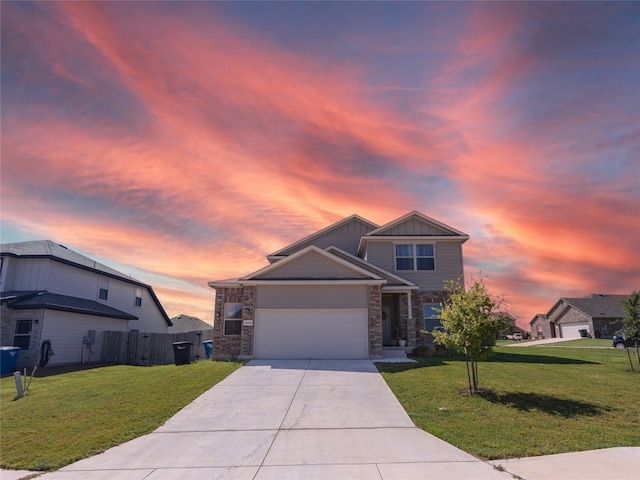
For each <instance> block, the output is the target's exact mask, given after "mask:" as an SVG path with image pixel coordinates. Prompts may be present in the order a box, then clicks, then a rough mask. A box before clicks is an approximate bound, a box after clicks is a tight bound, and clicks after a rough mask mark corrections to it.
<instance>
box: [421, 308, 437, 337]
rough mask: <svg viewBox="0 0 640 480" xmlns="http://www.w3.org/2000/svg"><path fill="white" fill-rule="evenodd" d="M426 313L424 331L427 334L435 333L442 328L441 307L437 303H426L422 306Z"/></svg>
mask: <svg viewBox="0 0 640 480" xmlns="http://www.w3.org/2000/svg"><path fill="white" fill-rule="evenodd" d="M422 310H423V312H424V329H425V331H427V332H433V331H434V330H436V329H438V328H440V327H442V324H441V323H440V305H439V304H437V303H425V304H424V305H423V306H422Z"/></svg>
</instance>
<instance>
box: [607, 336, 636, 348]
mask: <svg viewBox="0 0 640 480" xmlns="http://www.w3.org/2000/svg"><path fill="white" fill-rule="evenodd" d="M613 346H614V347H615V348H625V347H635V346H636V341H634V340H633V339H631V338H624V335H623V334H622V332H616V333H615V335H614V336H613Z"/></svg>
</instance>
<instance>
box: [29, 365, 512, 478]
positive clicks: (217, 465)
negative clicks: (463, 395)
mask: <svg viewBox="0 0 640 480" xmlns="http://www.w3.org/2000/svg"><path fill="white" fill-rule="evenodd" d="M167 388H170V385H167ZM149 401H153V399H149ZM39 478H41V479H46V480H80V479H82V480H97V479H100V480H102V479H104V480H106V479H109V480H110V479H123V480H142V479H145V480H158V479H184V478H194V479H199V480H213V479H216V480H218V479H225V480H226V479H234V480H241V479H247V480H250V479H253V480H266V479H289V478H291V479H294V478H295V479H323V480H325V479H367V480H369V479H385V480H391V479H399V480H400V479H401V480H407V479H429V478H431V479H457V480H460V479H465V478H468V479H474V480H479V479H510V478H512V476H511V475H509V474H508V473H506V472H501V471H499V470H497V469H496V468H494V467H493V466H492V465H490V464H489V463H486V462H483V461H480V460H478V459H476V458H475V457H473V456H471V455H469V454H467V453H465V452H463V451H462V450H459V449H457V448H455V447H453V446H452V445H449V444H448V443H446V442H444V441H442V440H440V439H438V438H436V437H434V436H433V435H430V434H428V433H425V432H424V431H422V430H420V429H418V428H416V427H415V426H414V425H413V423H412V422H411V420H410V419H409V416H408V415H407V414H406V412H405V411H404V409H403V408H402V406H401V405H400V403H399V402H398V400H397V399H396V398H395V396H394V395H393V394H392V393H391V390H389V388H388V387H387V385H386V383H385V382H384V380H383V379H382V376H381V375H380V374H379V373H378V371H377V369H376V368H375V366H374V365H373V363H372V362H370V361H369V360H344V361H341V360H274V361H252V362H250V363H249V364H247V365H246V366H244V367H242V368H240V369H239V370H237V371H236V372H234V373H233V374H232V375H230V376H229V377H227V378H226V379H225V380H223V381H222V382H220V383H219V384H218V385H215V386H214V387H213V388H211V389H210V390H208V391H207V392H206V393H204V394H203V395H202V396H200V397H199V398H197V399H196V400H195V401H194V402H193V403H191V404H189V405H188V406H187V407H185V408H184V409H183V410H181V411H180V412H178V413H177V414H176V415H175V416H174V417H172V418H171V419H170V420H169V421H167V422H166V424H165V425H163V426H162V427H160V428H158V429H157V430H156V431H155V432H153V433H151V434H149V435H145V436H143V437H140V438H137V439H135V440H132V441H130V442H127V443H125V444H123V445H120V446H118V447H114V448H112V449H110V450H108V451H106V452H104V453H102V454H100V455H96V456H94V457H91V458H88V459H85V460H81V461H79V462H77V463H74V464H72V465H69V466H67V467H65V468H63V469H61V470H58V471H57V472H53V473H49V474H46V475H42V476H41V477H39Z"/></svg>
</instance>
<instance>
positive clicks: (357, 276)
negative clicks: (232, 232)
mask: <svg viewBox="0 0 640 480" xmlns="http://www.w3.org/2000/svg"><path fill="white" fill-rule="evenodd" d="M310 255H316V256H320V257H321V258H322V259H323V260H325V261H326V262H328V263H329V264H333V265H335V266H336V267H340V268H339V270H340V273H339V274H338V275H337V276H335V277H331V278H327V277H326V276H322V275H318V274H317V273H316V272H315V271H314V272H311V271H310V272H309V274H308V275H303V276H300V277H296V278H290V279H291V280H314V279H317V280H319V279H327V280H381V281H382V280H383V279H382V277H380V276H379V275H376V274H375V273H373V272H371V271H369V270H367V269H365V268H362V267H360V266H358V265H355V264H353V263H352V262H349V261H347V260H344V259H342V258H339V257H337V256H336V255H332V254H331V253H329V252H326V251H325V250H322V249H321V248H318V247H316V246H315V245H309V246H308V247H306V248H303V249H302V250H299V251H297V252H295V253H293V254H292V255H289V256H288V257H285V258H283V259H282V260H279V261H278V262H276V263H272V264H271V265H267V266H266V267H264V268H262V269H260V270H258V271H257V272H254V273H252V274H249V275H247V276H245V277H242V278H240V279H239V282H240V283H246V282H247V281H251V280H254V281H255V280H270V279H278V280H280V279H282V278H278V276H275V278H274V275H273V274H274V273H275V272H277V271H278V270H283V269H285V268H286V267H287V266H288V265H291V264H294V263H296V262H299V261H301V259H303V258H304V257H305V256H310ZM344 272H350V273H351V275H347V274H345V273H344ZM269 274H272V275H269Z"/></svg>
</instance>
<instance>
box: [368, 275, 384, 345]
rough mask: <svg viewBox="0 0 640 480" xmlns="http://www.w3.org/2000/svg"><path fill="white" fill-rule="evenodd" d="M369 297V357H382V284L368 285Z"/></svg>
mask: <svg viewBox="0 0 640 480" xmlns="http://www.w3.org/2000/svg"><path fill="white" fill-rule="evenodd" d="M367 294H368V299H369V308H368V312H369V313H368V325H369V357H370V358H381V357H382V286H381V285H369V286H368V287H367Z"/></svg>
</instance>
